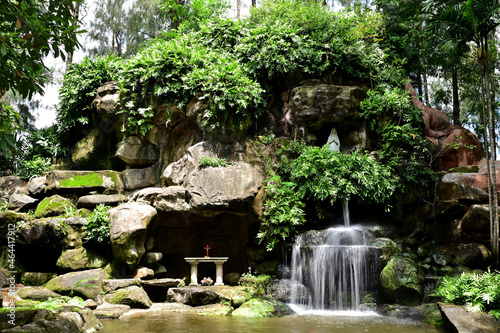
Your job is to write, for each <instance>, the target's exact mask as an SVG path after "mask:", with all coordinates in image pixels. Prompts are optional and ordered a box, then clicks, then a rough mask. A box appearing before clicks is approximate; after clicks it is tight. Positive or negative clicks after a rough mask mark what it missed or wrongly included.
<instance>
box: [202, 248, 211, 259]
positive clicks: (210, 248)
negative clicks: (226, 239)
mask: <svg viewBox="0 0 500 333" xmlns="http://www.w3.org/2000/svg"><path fill="white" fill-rule="evenodd" d="M204 249H205V250H207V255H206V256H205V258H208V257H210V256H209V255H208V250H210V249H211V247H210V246H208V245H207V246H205V247H204Z"/></svg>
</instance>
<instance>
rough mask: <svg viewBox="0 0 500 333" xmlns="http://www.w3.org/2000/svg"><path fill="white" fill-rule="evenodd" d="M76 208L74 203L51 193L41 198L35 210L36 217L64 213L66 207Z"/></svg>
mask: <svg viewBox="0 0 500 333" xmlns="http://www.w3.org/2000/svg"><path fill="white" fill-rule="evenodd" d="M71 208H72V209H76V207H75V205H74V204H73V203H72V202H71V201H69V200H68V199H66V198H64V197H61V196H60V195H57V194H56V195H53V196H51V197H48V198H45V199H43V200H42V201H41V202H40V203H39V204H38V206H37V208H36V210H35V216H36V217H37V218H41V217H48V216H58V215H62V214H64V212H65V211H66V210H67V209H71Z"/></svg>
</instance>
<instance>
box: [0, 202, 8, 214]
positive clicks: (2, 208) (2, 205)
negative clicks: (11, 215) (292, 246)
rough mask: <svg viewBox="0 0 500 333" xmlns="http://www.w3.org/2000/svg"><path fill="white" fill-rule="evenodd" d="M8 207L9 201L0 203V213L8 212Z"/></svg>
mask: <svg viewBox="0 0 500 333" xmlns="http://www.w3.org/2000/svg"><path fill="white" fill-rule="evenodd" d="M7 207H9V202H8V201H7V200H2V201H1V202H0V213H3V212H5V211H7Z"/></svg>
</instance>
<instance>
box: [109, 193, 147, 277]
mask: <svg viewBox="0 0 500 333" xmlns="http://www.w3.org/2000/svg"><path fill="white" fill-rule="evenodd" d="M155 215H156V209H154V208H153V207H151V206H149V205H145V204H141V203H137V202H129V203H125V204H122V205H120V206H118V207H116V208H113V209H112V210H111V211H110V213H109V221H110V225H111V229H110V235H111V247H112V249H113V269H114V270H115V271H116V272H117V273H118V274H120V273H122V272H123V273H126V272H127V271H128V272H129V274H130V273H132V271H133V270H134V269H135V268H136V267H137V265H138V264H139V262H140V260H141V258H142V256H143V255H144V253H145V249H144V242H145V241H146V234H147V227H148V225H149V223H150V222H151V220H152V219H153V217H154V216H155Z"/></svg>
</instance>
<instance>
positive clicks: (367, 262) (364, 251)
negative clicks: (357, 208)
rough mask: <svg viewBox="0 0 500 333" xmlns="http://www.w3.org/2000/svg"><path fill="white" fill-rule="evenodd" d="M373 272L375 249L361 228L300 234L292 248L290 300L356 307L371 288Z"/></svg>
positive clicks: (316, 305) (321, 307) (322, 306)
mask: <svg viewBox="0 0 500 333" xmlns="http://www.w3.org/2000/svg"><path fill="white" fill-rule="evenodd" d="M377 272H379V265H378V248H376V247H373V246H369V245H368V241H367V235H366V232H365V231H364V230H363V228H361V227H359V226H353V227H349V228H347V227H336V228H330V229H327V230H325V231H322V232H308V233H304V234H302V235H300V236H299V237H297V239H296V242H295V244H294V246H293V250H292V263H291V279H292V292H291V303H292V304H300V305H307V306H308V307H309V308H312V309H316V310H327V309H330V310H358V309H359V307H360V304H361V302H362V299H363V297H364V296H366V295H367V294H368V293H373V292H374V291H375V290H374V286H373V283H371V284H370V282H372V281H371V277H373V276H377ZM375 284H376V283H375ZM301 286H305V288H307V290H308V292H309V296H308V297H304V292H303V290H301V288H300V287H301ZM302 288H303V287H302Z"/></svg>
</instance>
